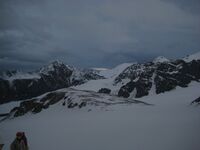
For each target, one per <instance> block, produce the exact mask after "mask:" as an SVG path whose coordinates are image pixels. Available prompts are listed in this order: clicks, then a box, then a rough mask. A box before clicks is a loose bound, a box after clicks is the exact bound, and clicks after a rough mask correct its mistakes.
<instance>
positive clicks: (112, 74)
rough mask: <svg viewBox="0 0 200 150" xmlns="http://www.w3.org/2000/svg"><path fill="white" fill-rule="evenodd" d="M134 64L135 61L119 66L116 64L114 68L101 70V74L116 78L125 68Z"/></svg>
mask: <svg viewBox="0 0 200 150" xmlns="http://www.w3.org/2000/svg"><path fill="white" fill-rule="evenodd" d="M131 65H133V63H123V64H120V65H118V66H116V67H115V68H113V69H107V70H106V69H104V70H102V69H101V71H100V72H99V75H101V76H104V77H105V78H114V77H117V76H118V75H119V74H120V73H121V72H122V71H124V69H126V68H127V67H129V66H131Z"/></svg>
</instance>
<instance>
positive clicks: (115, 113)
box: [0, 83, 200, 150]
mask: <svg viewBox="0 0 200 150" xmlns="http://www.w3.org/2000/svg"><path fill="white" fill-rule="evenodd" d="M199 89H200V84H199V83H192V84H190V85H189V87H188V88H180V87H178V88H176V90H173V91H171V92H166V93H163V94H159V95H151V96H146V97H143V98H140V99H139V100H142V101H145V102H148V103H153V104H155V105H154V106H144V105H136V104H131V105H111V106H108V107H107V109H102V110H99V109H96V107H90V108H87V107H86V108H84V109H78V108H77V109H67V107H64V106H62V105H61V103H57V104H55V105H53V106H51V107H50V108H49V109H46V110H44V111H42V112H41V113H38V114H34V115H33V114H27V115H25V116H22V117H18V118H15V119H11V120H6V121H3V122H1V123H0V136H1V137H2V138H3V141H4V142H5V147H4V150H9V145H10V143H11V142H12V141H13V140H14V137H15V133H16V132H17V131H24V132H25V133H26V135H27V138H28V143H29V148H30V149H31V150H55V149H57V150H67V149H68V150H199V147H200V142H199V139H200V130H199V126H200V109H199V107H195V106H191V105H190V102H191V101H192V100H194V99H196V98H197V97H199V96H200V94H199ZM9 105H10V103H9ZM4 107H6V104H5V105H4ZM0 109H1V108H0ZM88 109H91V111H88Z"/></svg>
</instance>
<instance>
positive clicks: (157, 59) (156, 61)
mask: <svg viewBox="0 0 200 150" xmlns="http://www.w3.org/2000/svg"><path fill="white" fill-rule="evenodd" d="M169 61H170V60H169V59H167V58H165V57H163V56H158V57H156V58H155V59H154V60H153V63H155V64H156V63H164V62H169Z"/></svg>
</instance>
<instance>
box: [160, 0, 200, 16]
mask: <svg viewBox="0 0 200 150" xmlns="http://www.w3.org/2000/svg"><path fill="white" fill-rule="evenodd" d="M163 1H166V2H170V3H174V4H175V5H176V6H177V7H179V8H180V9H182V10H184V11H186V12H189V13H193V14H200V1H199V0H163Z"/></svg>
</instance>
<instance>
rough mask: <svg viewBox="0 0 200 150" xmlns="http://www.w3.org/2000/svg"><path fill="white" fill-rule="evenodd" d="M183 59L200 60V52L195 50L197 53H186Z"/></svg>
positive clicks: (187, 60) (188, 60)
mask: <svg viewBox="0 0 200 150" xmlns="http://www.w3.org/2000/svg"><path fill="white" fill-rule="evenodd" d="M183 60H184V61H185V62H190V61H193V60H200V52H197V53H195V54H192V55H188V56H186V57H184V58H183Z"/></svg>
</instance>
